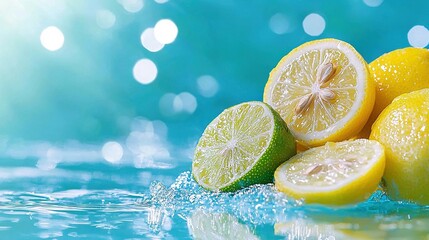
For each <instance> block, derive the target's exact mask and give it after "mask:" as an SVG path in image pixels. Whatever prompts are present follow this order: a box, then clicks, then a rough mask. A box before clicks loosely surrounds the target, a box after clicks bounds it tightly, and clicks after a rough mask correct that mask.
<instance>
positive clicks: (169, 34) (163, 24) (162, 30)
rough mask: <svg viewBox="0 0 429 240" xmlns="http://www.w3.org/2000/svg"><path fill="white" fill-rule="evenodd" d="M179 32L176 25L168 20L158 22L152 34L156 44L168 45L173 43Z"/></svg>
mask: <svg viewBox="0 0 429 240" xmlns="http://www.w3.org/2000/svg"><path fill="white" fill-rule="evenodd" d="M178 32H179V30H178V28H177V26H176V24H175V23H174V22H173V21H171V20H170V19H161V20H159V21H158V22H157V23H156V24H155V27H154V30H153V34H154V36H155V38H156V40H158V42H160V43H163V44H170V43H172V42H174V40H175V39H176V37H177V34H178Z"/></svg>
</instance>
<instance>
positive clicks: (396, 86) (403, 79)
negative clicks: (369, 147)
mask: <svg viewBox="0 0 429 240" xmlns="http://www.w3.org/2000/svg"><path fill="white" fill-rule="evenodd" d="M369 71H370V74H371V75H372V77H373V79H374V81H375V83H376V96H375V104H374V108H373V110H372V113H371V115H370V117H369V119H368V122H367V123H366V125H365V127H364V128H363V130H362V131H361V133H360V134H359V136H358V137H363V138H367V137H368V136H369V133H370V132H371V126H372V124H373V123H374V121H375V119H377V117H378V115H379V114H380V113H381V111H383V109H384V108H385V107H387V105H389V104H390V103H391V102H392V100H393V99H394V98H395V97H397V96H399V95H401V94H403V93H409V92H412V91H415V90H420V89H423V88H429V50H428V49H425V48H413V47H408V48H403V49H397V50H394V51H392V52H389V53H386V54H384V55H382V56H380V57H379V58H377V59H375V60H374V61H373V62H371V63H370V64H369Z"/></svg>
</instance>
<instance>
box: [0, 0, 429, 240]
mask: <svg viewBox="0 0 429 240" xmlns="http://www.w3.org/2000/svg"><path fill="white" fill-rule="evenodd" d="M428 9H429V2H428V1H409V2H406V3H405V2H404V1H392V0H390V1H389V0H384V1H383V0H365V1H363V0H352V1H312V0H308V1H280V0H279V1H277V0H274V1H270V2H269V3H268V2H267V1H252V2H249V1H234V2H232V1H215V2H214V1H206V0H202V1H184V0H118V1H114V0H112V1H102V0H94V1H90V2H89V1H85V0H73V1H71V0H22V1H16V0H2V1H1V2H0V29H1V30H0V46H1V48H0V62H1V64H0V73H1V77H0V236H1V237H0V238H2V239H3V238H5V239H38V238H41V239H192V238H196V239H201V237H200V236H201V234H204V236H205V237H202V239H208V238H212V239H225V238H226V239H227V238H230V239H231V238H235V239H240V238H244V239H258V238H259V239H276V238H278V239H350V238H352V237H354V238H357V239H404V238H405V239H407V238H408V239H427V238H429V230H428V229H429V212H428V211H429V209H428V207H426V206H417V205H414V204H411V203H404V202H393V201H389V200H388V199H387V198H386V197H385V196H384V195H383V193H382V192H377V193H375V194H374V195H373V196H372V197H371V198H370V199H369V200H368V201H367V202H364V203H361V204H359V205H357V206H346V207H343V208H339V209H334V208H328V207H323V206H318V205H306V204H303V203H302V202H300V201H295V200H293V199H289V198H287V197H286V196H284V195H283V194H281V193H278V192H276V191H274V190H273V187H272V185H264V186H254V187H251V188H249V189H245V190H242V191H239V192H238V193H235V194H212V193H208V192H205V191H203V190H202V189H200V188H199V187H198V186H197V185H196V184H195V182H194V181H193V180H192V179H191V177H190V174H189V171H190V167H191V162H192V154H193V149H194V146H195V144H196V142H197V140H198V138H199V136H200V135H201V133H202V131H203V130H204V128H205V127H206V125H207V124H208V123H209V122H210V121H211V120H212V119H213V118H214V117H216V116H217V115H218V114H219V113H220V112H221V111H222V110H223V109H225V108H227V107H229V106H232V105H235V104H238V103H241V102H244V101H250V100H261V99H262V92H263V88H264V85H265V82H266V80H267V76H268V73H269V72H270V70H271V69H272V68H273V67H274V66H275V65H276V64H277V62H278V60H279V59H280V58H281V57H282V56H283V55H285V54H286V53H287V52H289V51H290V50H291V49H293V48H294V47H296V46H298V45H300V44H302V43H303V42H306V41H309V40H313V39H319V38H327V37H334V38H338V39H342V40H344V41H347V42H349V43H351V44H352V45H353V46H355V47H356V49H357V50H358V51H359V52H360V53H361V54H362V56H363V57H364V58H365V59H366V60H367V61H368V62H370V61H372V60H374V59H375V58H376V57H378V56H380V55H381V54H383V53H385V52H388V51H391V50H393V49H397V48H402V47H407V46H416V47H427V45H428V43H429V31H428V29H427V27H429V19H428V18H427V10H428Z"/></svg>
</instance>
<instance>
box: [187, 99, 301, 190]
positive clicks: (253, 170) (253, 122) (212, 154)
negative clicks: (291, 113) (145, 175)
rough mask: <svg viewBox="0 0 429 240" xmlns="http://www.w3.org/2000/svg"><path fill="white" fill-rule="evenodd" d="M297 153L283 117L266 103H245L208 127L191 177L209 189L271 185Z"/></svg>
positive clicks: (202, 137) (196, 150)
mask: <svg viewBox="0 0 429 240" xmlns="http://www.w3.org/2000/svg"><path fill="white" fill-rule="evenodd" d="M295 153H296V150H295V139H294V138H293V136H292V135H291V134H290V132H289V130H288V129H287V126H286V123H285V122H284V121H283V120H282V118H281V117H280V116H279V115H278V114H277V113H276V112H275V111H274V110H273V109H272V108H271V107H270V106H268V105H267V104H265V103H263V102H257V101H254V102H246V103H242V104H238V105H236V106H233V107H231V108H228V109H226V110H224V111H223V112H222V113H221V114H220V115H219V116H218V117H216V118H215V119H214V120H213V121H212V122H211V123H210V124H209V125H208V126H207V128H206V129H205V130H204V133H203V135H202V136H201V138H200V140H199V142H198V144H197V147H196V148H195V154H194V159H193V162H192V174H193V176H194V178H195V180H196V181H197V182H198V183H199V184H200V185H201V186H202V187H204V188H206V189H208V190H212V191H235V190H238V189H240V188H243V187H247V186H250V185H252V184H258V183H269V182H272V181H273V178H274V171H275V170H276V168H277V167H278V166H279V165H280V164H282V163H283V162H284V161H286V160H287V159H289V158H290V157H291V156H293V155H295Z"/></svg>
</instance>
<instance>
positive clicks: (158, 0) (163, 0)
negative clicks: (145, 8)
mask: <svg viewBox="0 0 429 240" xmlns="http://www.w3.org/2000/svg"><path fill="white" fill-rule="evenodd" d="M155 2H156V3H159V4H164V3H166V2H168V0H155Z"/></svg>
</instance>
